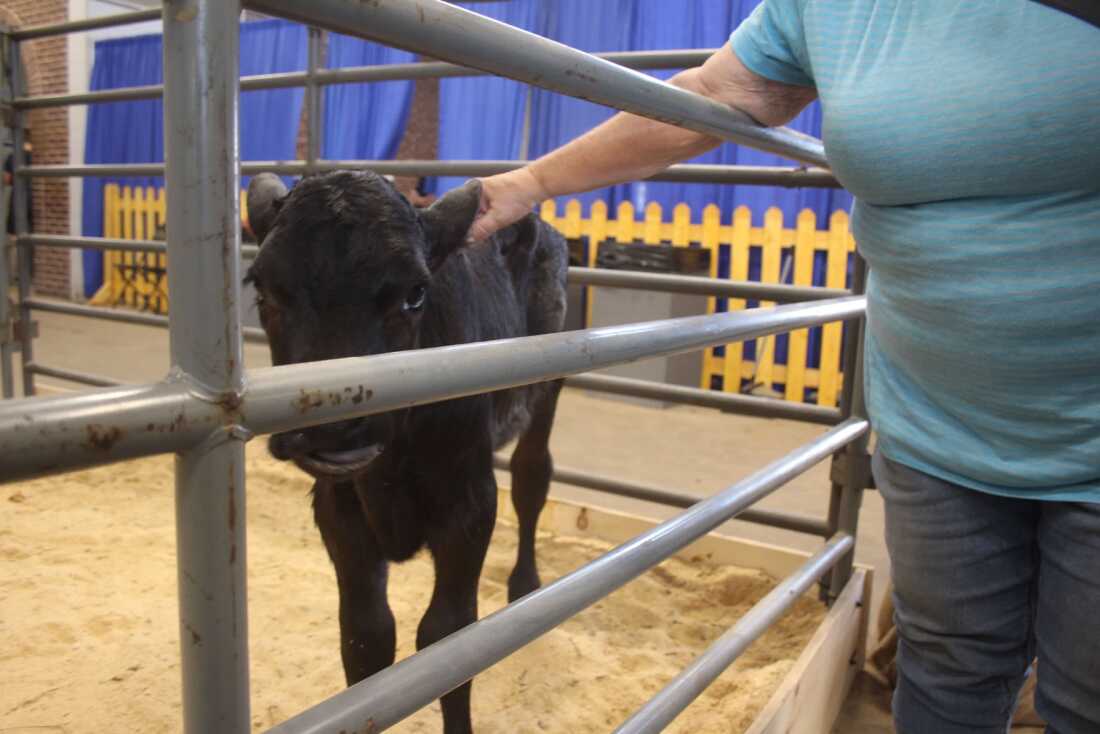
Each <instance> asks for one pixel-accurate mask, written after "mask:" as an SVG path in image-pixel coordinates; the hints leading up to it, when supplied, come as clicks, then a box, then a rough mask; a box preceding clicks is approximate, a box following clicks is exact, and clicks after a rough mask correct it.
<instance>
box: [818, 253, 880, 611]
mask: <svg viewBox="0 0 1100 734" xmlns="http://www.w3.org/2000/svg"><path fill="white" fill-rule="evenodd" d="M853 257H854V263H853V272H852V292H853V293H857V294H859V295H863V294H864V293H865V292H866V290H867V262H866V261H865V260H864V259H863V258H862V257H860V255H859V253H858V252H857V253H855V255H854V256H853ZM866 324H867V320H866V318H861V319H858V320H856V321H854V322H850V323H849V328H848V329H847V332H848V333H847V334H846V335H845V339H844V387H843V393H842V394H841V400H840V412H841V415H842V416H843V417H844V419H845V420H847V419H849V418H853V417H856V418H861V419H866V418H867V405H866V403H865V402H864V396H863V339H864V331H865V330H866ZM869 439H870V432H868V433H865V434H863V435H862V436H860V437H859V438H857V439H856V440H855V441H853V442H851V443H850V444H848V445H847V446H845V447H844V450H843V451H841V452H838V453H837V455H835V456H834V457H833V475H834V485H833V487H834V491H833V492H832V496H831V497H830V505H829V525H830V528H829V529H830V531H832V532H836V531H842V532H845V533H847V534H848V535H851V536H852V537H853V538H856V530H857V528H858V526H859V509H860V506H861V505H862V503H863V490H865V489H866V488H867V487H868V486H870V483H871V482H870V479H871V473H870V462H869V461H868V456H867V444H868V441H869ZM838 485H839V492H838V491H836V490H837V487H838ZM834 524H835V528H834V527H832V526H833V525H834ZM854 557H855V547H854V546H853V549H852V551H851V552H849V553H846V554H845V555H844V557H843V558H841V559H840V561H838V562H837V564H836V565H835V566H834V567H833V570H832V573H831V574H830V576H829V583H828V592H827V593H828V599H829V601H830V602H831V601H833V600H835V599H836V598H837V597H839V596H840V592H841V591H842V590H843V589H844V585H845V584H847V583H848V579H849V578H851V575H852V563H853V560H854Z"/></svg>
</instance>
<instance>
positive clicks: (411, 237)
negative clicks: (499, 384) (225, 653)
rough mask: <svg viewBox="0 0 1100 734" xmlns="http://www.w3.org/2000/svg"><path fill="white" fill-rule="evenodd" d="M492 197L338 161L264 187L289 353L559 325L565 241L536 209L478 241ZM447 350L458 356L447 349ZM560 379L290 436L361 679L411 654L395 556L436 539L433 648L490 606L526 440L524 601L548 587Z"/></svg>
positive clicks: (460, 698) (447, 340) (521, 555)
mask: <svg viewBox="0 0 1100 734" xmlns="http://www.w3.org/2000/svg"><path fill="white" fill-rule="evenodd" d="M479 198H480V186H479V185H478V184H477V183H476V182H471V183H469V184H467V185H466V186H465V187H463V188H461V189H458V190H456V191H454V192H451V193H450V194H448V195H447V196H445V197H443V198H442V199H440V200H439V201H438V202H436V204H434V205H433V206H432V207H430V208H429V209H425V210H416V209H414V208H413V207H412V206H411V205H410V204H409V203H408V202H407V201H406V200H405V199H404V198H402V197H401V196H400V195H399V194H398V193H397V191H396V190H395V189H394V188H393V187H392V186H391V185H390V184H389V183H388V182H387V181H386V180H385V179H383V178H381V177H379V176H376V175H374V174H371V173H351V172H343V171H341V172H335V173H331V174H326V175H322V176H316V177H311V178H307V179H304V180H303V181H302V182H301V183H299V184H298V185H297V186H296V187H295V188H294V189H293V190H292V191H290V192H289V193H287V191H286V189H285V187H283V185H282V182H281V181H280V180H279V179H278V178H277V177H274V176H271V175H270V174H264V175H261V176H257V177H256V178H255V179H253V181H252V185H251V186H250V187H249V198H248V209H249V221H250V222H251V223H252V228H253V230H254V231H255V233H256V237H257V239H258V240H259V241H260V242H261V243H262V246H261V249H260V254H259V256H258V257H257V258H256V261H255V263H254V264H253V265H252V267H251V269H250V270H249V273H248V278H249V279H250V280H251V281H252V282H253V283H254V284H255V288H256V292H257V294H258V297H257V306H258V308H259V312H260V320H261V323H262V324H263V327H264V330H265V331H266V332H267V335H268V338H269V340H270V342H271V355H272V360H273V361H274V363H275V364H291V363H297V362H309V361H316V360H322V359H333V358H337V357H348V356H358V355H368V354H380V353H383V352H389V351H397V350H402V349H416V348H422V347H437V346H445V345H450V344H462V343H466V342H474V341H483V340H489V339H499V338H505V337H515V336H525V335H530V334H541V333H547V332H553V331H558V330H560V329H561V327H562V323H563V320H564V315H565V276H566V267H567V253H566V247H565V242H564V240H562V238H561V237H560V236H559V235H558V234H557V233H556V232H554V231H553V230H552V229H551V228H550V227H548V226H547V225H545V224H544V223H542V222H540V221H539V220H538V219H536V218H535V217H534V216H533V215H532V216H530V217H528V218H527V219H525V220H523V221H521V222H520V223H518V224H516V225H513V226H512V227H510V228H508V229H506V230H504V231H502V232H501V233H500V234H498V235H496V236H495V237H494V238H493V239H492V240H491V241H489V242H487V243H485V244H482V245H477V246H471V247H464V246H463V239H464V237H465V233H466V230H467V229H468V228H469V225H470V223H471V221H472V220H473V218H474V215H475V214H476V212H477V208H478V204H479ZM443 358H444V359H445V357H443ZM560 389H561V384H560V382H557V383H547V384H542V385H534V386H530V387H525V388H517V389H513V390H505V391H500V392H495V393H492V394H488V395H477V396H473V397H468V398H462V399H459V400H451V401H447V402H444V403H437V404H434V405H427V406H423V407H419V408H413V409H410V410H404V411H398V412H394V413H387V414H384V415H378V416H370V417H367V418H362V419H356V420H349V421H343V422H341V423H337V424H332V425H329V426H319V427H317V428H312V429H307V430H305V431H298V432H293V433H290V434H281V435H277V436H273V437H272V438H271V441H270V444H269V446H270V449H271V453H272V454H273V455H274V456H276V457H277V458H279V459H283V460H289V461H294V462H295V463H296V464H297V465H298V466H299V467H301V468H302V469H303V470H305V471H307V472H308V473H309V474H311V475H312V476H313V477H314V478H315V479H316V483H315V484H314V490H313V491H314V493H313V508H314V517H315V518H316V522H317V526H318V528H320V531H321V536H322V537H323V538H324V542H325V547H326V548H327V549H328V553H329V556H330V558H331V559H332V562H333V565H334V566H335V567H336V578H337V582H338V584H339V587H340V635H341V654H342V658H343V661H344V671H345V673H346V676H347V680H348V684H349V685H350V684H352V683H355V682H357V681H359V680H362V679H363V678H366V677H367V676H369V675H371V674H373V673H375V672H377V671H379V670H381V669H382V668H385V667H386V666H388V665H390V664H392V663H393V660H394V646H395V634H394V618H393V613H392V612H391V611H390V608H389V604H388V602H387V599H386V581H387V570H388V564H389V562H391V561H404V560H407V559H408V558H410V557H412V556H413V555H414V554H415V553H416V552H417V551H419V550H420V549H421V548H424V547H425V546H427V548H428V550H429V551H430V553H431V554H432V559H433V561H434V564H435V587H434V590H433V592H432V599H431V603H430V605H429V607H428V610H427V612H426V613H425V615H424V618H423V619H422V620H421V621H420V626H419V629H418V630H417V637H416V644H417V648H418V649H419V648H422V647H424V646H426V645H430V644H431V643H433V642H435V641H437V640H439V639H441V638H443V637H445V636H447V635H449V634H450V633H452V632H454V631H455V630H457V629H459V628H461V627H463V626H465V625H467V624H469V623H471V622H473V621H474V620H475V619H476V618H477V586H478V578H479V576H480V574H481V567H482V563H483V561H484V559H485V551H486V549H487V548H488V545H489V538H490V536H491V534H492V531H493V525H494V523H495V521H496V499H497V488H496V480H495V477H494V475H493V468H492V460H493V451H494V450H496V449H498V448H500V447H501V446H503V445H504V444H506V443H507V442H509V441H511V440H512V439H514V438H516V437H517V436H518V437H519V442H518V445H517V447H516V450H515V452H514V453H513V455H512V461H511V469H512V477H513V487H512V498H513V502H514V505H515V509H516V513H517V515H518V516H519V521H520V527H519V552H518V555H517V558H516V565H515V568H514V570H513V571H512V574H511V576H510V577H509V580H508V598H509V600H510V601H511V600H514V599H517V598H519V597H520V596H523V595H524V594H526V593H528V592H530V591H532V590H534V589H536V588H538V586H539V576H538V571H537V569H536V565H535V550H534V539H535V525H536V523H537V521H538V516H539V512H540V511H541V510H542V507H543V504H544V503H545V501H546V493H547V489H548V487H549V483H550V472H551V468H552V461H551V458H550V451H549V446H548V444H549V439H550V429H551V426H552V425H553V422H554V409H555V406H556V404H557V398H558V393H559V391H560ZM442 706H443V723H444V731H445V732H447V734H452V733H454V734H459V733H461V732H469V731H471V724H470V685H469V684H467V685H465V686H462V687H461V688H459V689H457V690H455V691H453V692H452V693H450V694H448V695H447V696H444V697H443V699H442Z"/></svg>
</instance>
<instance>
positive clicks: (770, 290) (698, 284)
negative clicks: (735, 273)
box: [569, 267, 852, 303]
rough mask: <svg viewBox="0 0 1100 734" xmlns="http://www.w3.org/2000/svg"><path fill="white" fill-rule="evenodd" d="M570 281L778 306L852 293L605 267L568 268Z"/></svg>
mask: <svg viewBox="0 0 1100 734" xmlns="http://www.w3.org/2000/svg"><path fill="white" fill-rule="evenodd" d="M569 282H570V283H575V284H577V285H599V286H604V287H607V288H629V289H633V290H645V291H659V292H662V293H688V294H692V295H697V296H718V297H720V298H748V299H752V300H758V301H775V302H777V303H802V302H806V301H825V300H828V299H830V298H843V297H844V296H850V295H852V294H851V292H850V291H846V290H839V289H836V288H813V287H810V286H801V285H785V284H782V283H779V284H775V283H754V282H752V281H747V280H741V281H737V280H721V279H718V278H698V277H695V276H691V275H669V274H665V273H639V272H632V271H629V270H604V269H602V268H576V267H574V268H569Z"/></svg>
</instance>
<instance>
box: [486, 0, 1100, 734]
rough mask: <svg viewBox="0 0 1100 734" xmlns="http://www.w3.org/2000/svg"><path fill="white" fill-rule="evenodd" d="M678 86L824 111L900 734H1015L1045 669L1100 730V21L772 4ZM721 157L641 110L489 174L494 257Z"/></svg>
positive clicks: (1084, 728) (980, 3) (1051, 710)
mask: <svg viewBox="0 0 1100 734" xmlns="http://www.w3.org/2000/svg"><path fill="white" fill-rule="evenodd" d="M672 83H673V84H676V85H677V86H680V87H683V88H685V89H689V90H691V91H694V92H697V93H699V94H702V95H704V96H707V97H710V98H712V99H715V100H717V101H720V102H722V103H725V104H727V105H729V106H731V107H733V108H736V109H738V110H741V111H742V112H745V113H747V114H748V115H750V116H751V117H753V118H754V119H755V120H757V121H758V122H760V123H761V124H764V125H782V124H785V123H786V122H788V121H789V120H791V119H792V118H793V117H794V116H795V115H796V114H798V112H799V111H800V110H801V109H802V108H803V107H805V106H806V105H807V104H809V103H810V102H811V101H813V100H814V99H815V98H820V100H821V105H822V112H823V130H824V139H825V146H826V153H827V155H828V159H829V163H830V166H831V167H832V169H833V171H834V172H835V173H836V176H837V178H838V179H839V180H840V181H841V183H843V184H844V186H845V187H846V188H847V189H848V190H849V191H851V192H852V193H853V194H854V195H855V197H856V204H855V208H854V211H853V230H854V233H855V237H856V240H857V242H858V244H859V249H860V252H861V253H862V254H863V256H864V257H865V258H866V259H867V261H868V263H869V265H870V278H869V282H868V338H867V352H866V361H867V394H868V404H869V406H868V407H869V411H870V414H871V420H872V423H873V425H874V428H875V431H876V433H877V436H878V452H877V454H876V456H875V460H874V472H875V477H876V481H877V484H878V486H879V489H880V491H881V492H882V495H883V497H884V499H885V503H886V526H887V527H886V536H887V544H888V546H889V550H890V557H891V563H892V574H893V579H894V586H895V607H896V610H897V612H896V621H897V625H898V630H899V634H900V643H899V652H898V669H899V676H898V677H899V682H898V689H897V692H896V694H895V698H894V718H895V723H896V727H897V730H898V731H899V732H900V733H901V734H955V733H956V732H957V733H958V734H963V733H964V732H965V733H966V734H974V733H976V732H977V733H985V732H988V733H989V734H1003V732H1004V731H1005V728H1006V725H1007V723H1008V720H1009V717H1010V715H1011V711H1012V708H1013V706H1014V703H1015V698H1016V694H1017V692H1018V690H1019V688H1020V686H1021V684H1022V681H1023V679H1024V676H1025V674H1026V671H1027V668H1028V664H1029V662H1030V661H1031V660H1032V659H1033V657H1034V655H1035V653H1036V652H1037V653H1038V656H1039V658H1040V659H1041V660H1042V662H1043V675H1042V677H1041V678H1040V680H1039V688H1038V692H1037V708H1038V711H1039V713H1040V714H1041V715H1043V716H1044V718H1045V719H1046V720H1047V721H1048V722H1049V724H1050V729H1049V731H1050V732H1054V733H1056V734H1096V733H1097V732H1100V29H1097V28H1095V27H1093V26H1091V25H1089V24H1087V23H1085V22H1084V21H1082V20H1080V19H1078V18H1075V17H1073V16H1071V15H1068V14H1065V13H1062V12H1059V11H1058V10H1055V9H1052V8H1050V7H1047V6H1046V5H1043V4H1039V3H1037V2H1030V1H1027V0H972V1H968V2H962V1H959V0H911V1H908V2H907V1H904V0H877V1H876V0H850V1H847V2H837V1H836V0H765V2H764V3H763V4H761V5H760V6H759V7H757V9H756V11H755V12H754V13H753V15H752V16H751V17H750V18H748V19H747V20H746V21H745V22H744V23H743V24H742V25H741V26H740V27H738V28H737V29H736V31H735V32H734V33H733V35H732V37H731V39H730V44H729V45H728V46H726V47H724V48H722V49H721V50H720V51H719V52H718V53H716V54H715V55H714V56H713V57H712V58H711V59H709V60H708V61H707V62H706V64H704V65H703V66H702V67H700V68H699V69H692V70H689V71H686V72H684V73H682V74H679V75H677V76H676V77H675V78H674V79H673V80H672ZM718 144H719V141H717V140H715V139H713V138H709V137H706V136H704V135H700V134H698V133H694V132H691V131H687V130H682V129H679V128H674V127H670V126H666V125H662V124H660V123H657V122H653V121H650V120H646V119H643V118H640V117H636V116H633V115H629V114H620V115H617V116H616V117H614V118H612V119H611V120H609V121H608V122H607V123H605V124H603V125H601V126H600V127H598V128H596V129H595V130H593V131H591V132H589V133H588V134H586V135H584V136H582V137H580V138H578V139H577V140H574V141H573V142H571V143H569V144H568V145H566V146H564V147H563V148H561V149H559V150H557V151H554V152H552V153H550V154H548V155H547V156H545V157H543V158H541V159H539V160H538V161H535V162H533V163H531V164H530V165H529V166H527V167H526V168H523V169H520V170H518V171H514V172H511V173H507V174H502V175H500V176H493V177H490V178H486V179H483V183H484V195H483V197H484V198H483V201H482V213H481V214H480V216H479V218H478V220H477V221H476V222H475V223H474V226H473V228H472V229H471V237H472V238H473V239H482V238H484V237H485V236H487V235H488V234H489V233H491V232H493V231H495V230H496V229H498V228H499V227H501V226H504V225H505V224H508V223H510V222H512V221H515V220H516V219H518V218H519V217H520V216H522V215H523V214H525V213H527V212H529V211H530V210H531V208H532V207H533V206H535V205H536V204H537V203H538V202H540V201H542V200H543V199H546V198H550V197H554V196H560V195H564V194H568V193H574V192H579V191H585V190H590V189H595V188H600V187H602V186H607V185H610V184H613V183H619V182H622V181H629V180H637V179H643V178H646V177H648V176H650V175H652V174H654V173H656V172H658V171H660V170H661V169H663V168H664V167H666V166H668V165H670V164H672V163H675V162H678V161H682V160H686V159H688V158H691V157H694V156H696V155H698V154H700V153H703V152H705V151H707V150H709V149H711V148H713V147H715V146H717V145H718Z"/></svg>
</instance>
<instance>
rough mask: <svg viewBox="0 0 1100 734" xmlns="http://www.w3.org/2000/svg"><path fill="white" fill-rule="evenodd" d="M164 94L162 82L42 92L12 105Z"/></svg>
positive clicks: (53, 104) (31, 106)
mask: <svg viewBox="0 0 1100 734" xmlns="http://www.w3.org/2000/svg"><path fill="white" fill-rule="evenodd" d="M163 94H164V87H163V86H161V85H160V84H145V85H142V86H138V87H119V88H118V89H97V90H95V91H93V92H73V93H65V94H40V95H35V96H33V97H19V98H18V99H16V100H14V101H13V102H12V105H13V106H14V107H15V108H16V109H20V110H37V109H43V108H47V107H67V106H69V105H78V104H102V103H105V102H131V101H134V100H139V99H159V98H160V97H161V96H162V95H163Z"/></svg>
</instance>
